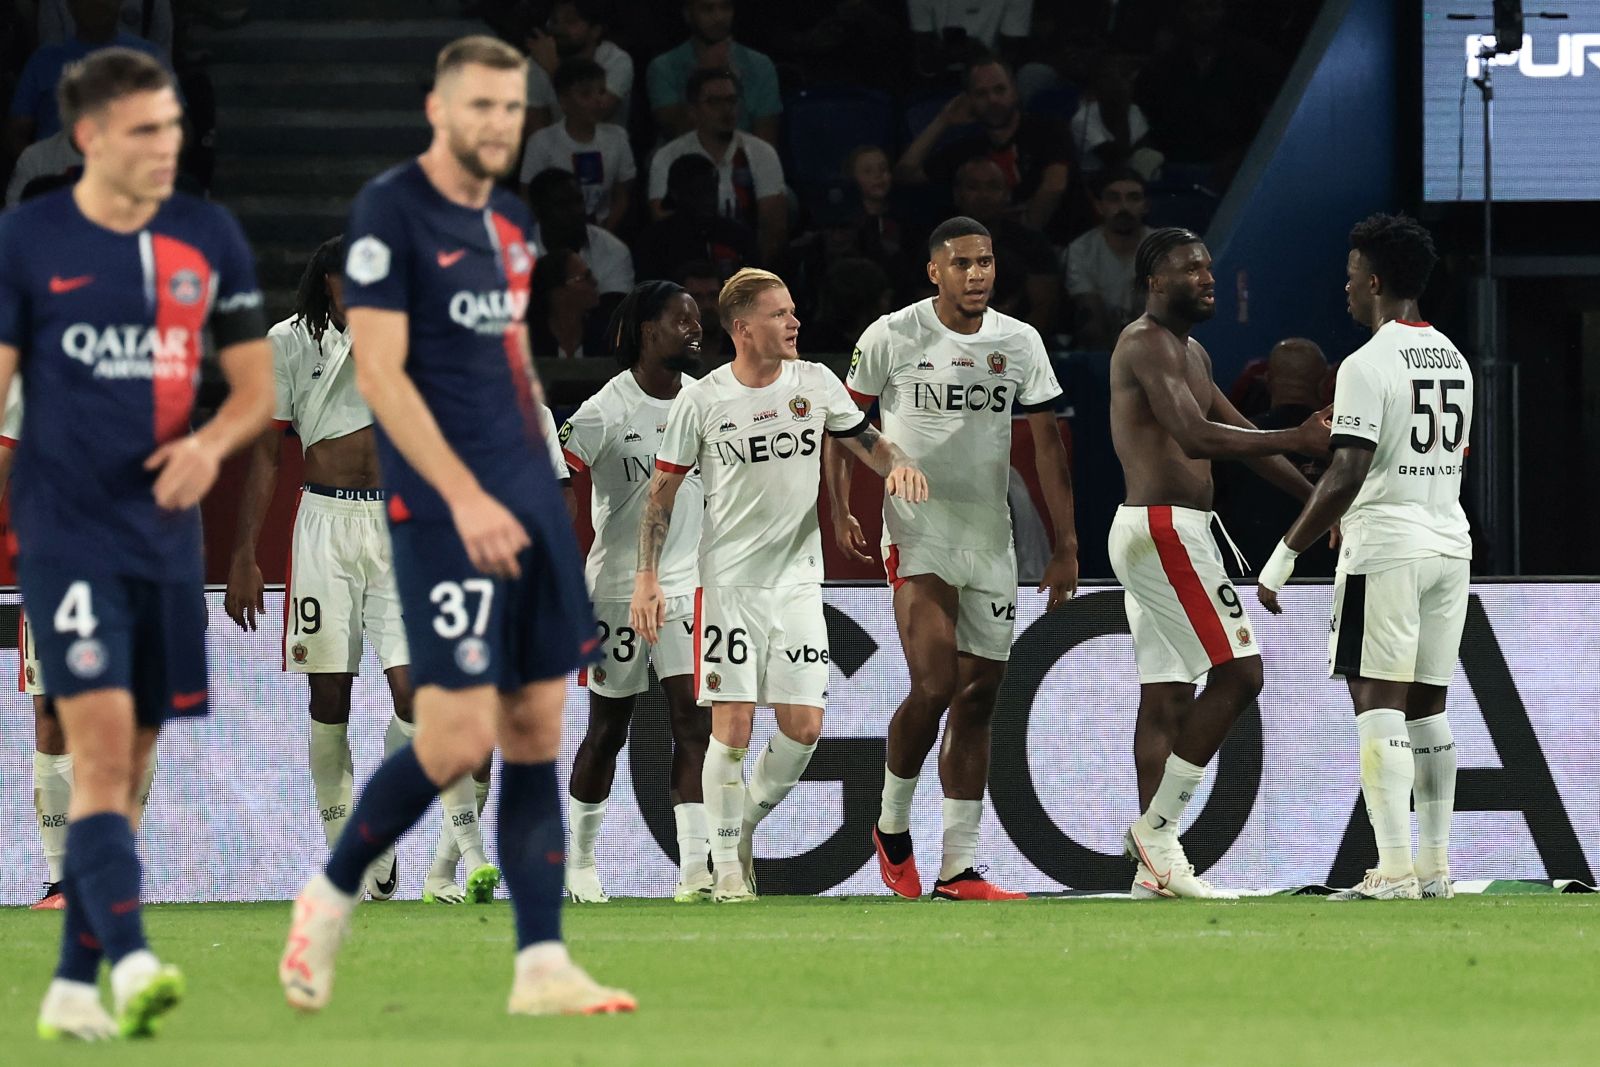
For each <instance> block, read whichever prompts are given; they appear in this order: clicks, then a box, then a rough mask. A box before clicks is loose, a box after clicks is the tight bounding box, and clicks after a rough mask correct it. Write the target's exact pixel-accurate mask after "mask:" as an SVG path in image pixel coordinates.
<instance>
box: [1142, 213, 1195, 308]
mask: <svg viewBox="0 0 1600 1067" xmlns="http://www.w3.org/2000/svg"><path fill="white" fill-rule="evenodd" d="M1203 240H1204V239H1203V238H1202V237H1201V236H1200V235H1199V234H1197V233H1195V232H1194V231H1193V230H1186V229H1184V228H1183V227H1182V226H1168V227H1165V228H1164V229H1160V230H1152V231H1151V232H1150V233H1149V235H1148V236H1146V237H1145V239H1144V240H1142V241H1140V242H1139V250H1138V251H1137V252H1135V253H1134V254H1133V281H1134V288H1135V289H1136V290H1137V291H1139V292H1141V293H1142V292H1144V291H1146V290H1147V289H1149V288H1150V275H1152V274H1154V273H1155V272H1156V270H1157V268H1159V267H1160V266H1161V261H1162V260H1163V259H1166V258H1167V253H1168V252H1171V251H1172V250H1173V249H1174V248H1182V247H1183V246H1184V245H1197V244H1201V243H1203Z"/></svg>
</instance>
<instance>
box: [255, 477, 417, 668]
mask: <svg viewBox="0 0 1600 1067" xmlns="http://www.w3.org/2000/svg"><path fill="white" fill-rule="evenodd" d="M338 491H339V490H319V491H315V492H314V491H312V490H311V489H309V488H308V489H307V490H306V491H304V492H303V493H301V495H300V506H299V509H298V511H297V512H296V514H295V519H294V541H293V546H292V548H291V555H290V558H289V581H288V583H287V584H288V591H287V594H286V596H285V598H284V605H283V610H284V625H283V665H284V669H285V670H290V671H295V672H297V673H300V674H355V673H357V671H358V670H359V668H360V666H361V635H362V633H363V632H365V633H366V635H367V637H369V638H371V640H372V647H373V648H374V649H376V650H377V653H378V660H379V662H380V663H382V664H383V669H384V670H388V669H389V668H390V667H404V666H405V665H406V664H408V663H410V662H411V654H410V652H409V650H408V649H407V647H406V631H405V627H404V625H403V624H402V623H401V619H400V598H399V596H398V595H397V594H396V592H395V583H394V563H393V560H392V557H391V555H390V549H389V527H388V525H387V524H386V522H385V520H384V514H383V509H384V504H383V498H382V494H381V493H380V492H378V491H376V490H348V489H347V490H343V492H344V493H346V494H348V496H347V498H345V499H340V498H337V497H333V496H328V495H326V494H327V493H330V492H338ZM348 497H357V498H358V499H349V498H348ZM362 497H364V498H365V499H359V498H362Z"/></svg>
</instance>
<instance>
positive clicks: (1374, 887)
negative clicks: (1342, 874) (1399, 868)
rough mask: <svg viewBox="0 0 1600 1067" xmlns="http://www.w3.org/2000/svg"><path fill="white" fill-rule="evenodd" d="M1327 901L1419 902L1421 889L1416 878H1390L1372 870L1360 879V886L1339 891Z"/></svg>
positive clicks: (1409, 876)
mask: <svg viewBox="0 0 1600 1067" xmlns="http://www.w3.org/2000/svg"><path fill="white" fill-rule="evenodd" d="M1328 899H1329V900H1421V899H1422V887H1421V886H1420V885H1419V884H1418V882H1417V876H1416V875H1414V874H1408V875H1406V876H1405V877H1403V878H1392V877H1390V876H1388V875H1384V874H1379V873H1378V871H1377V869H1376V868H1374V869H1373V870H1370V871H1368V872H1367V876H1366V877H1365V878H1363V879H1361V884H1360V885H1357V886H1351V887H1350V888H1349V889H1341V890H1340V891H1339V892H1337V893H1334V894H1333V895H1332V896H1330V897H1328Z"/></svg>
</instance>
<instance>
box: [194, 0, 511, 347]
mask: <svg viewBox="0 0 1600 1067" xmlns="http://www.w3.org/2000/svg"><path fill="white" fill-rule="evenodd" d="M257 9H258V10H260V11H262V12H263V13H265V12H270V13H271V17H270V18H254V19H251V20H250V21H248V22H246V23H244V24H242V25H239V26H236V27H232V28H229V29H226V30H217V31H214V32H212V33H210V34H209V35H208V36H206V37H205V38H204V39H203V41H201V42H199V43H201V44H202V45H203V46H204V48H205V49H206V50H207V51H209V52H210V53H211V60H210V72H211V78H212V82H213V84H214V85H215V87H216V96H217V143H216V173H215V176H214V178H213V182H212V185H213V193H214V195H215V196H216V198H217V199H218V200H220V201H221V202H223V203H224V204H227V205H228V207H230V208H232V209H233V211H234V212H235V213H236V214H237V215H238V216H239V220H240V221H241V222H242V223H243V225H244V228H245V231H246V233H247V234H248V235H249V237H250V243H251V245H252V246H253V247H254V249H255V251H256V257H257V263H258V266H259V270H260V274H261V283H262V286H263V288H264V289H265V290H266V292H267V307H268V312H269V315H270V316H271V317H270V318H269V319H268V321H269V322H275V321H277V320H278V319H280V318H284V317H285V316H287V314H288V313H289V311H290V309H291V307H292V305H293V298H294V289H295V285H296V283H297V282H298V280H299V276H300V272H301V270H302V269H303V267H304V265H305V262H306V257H307V256H308V255H309V254H310V252H311V250H312V249H314V248H315V247H316V246H317V245H318V244H320V243H321V242H322V241H323V240H325V239H326V238H328V237H330V236H332V235H333V234H336V233H339V232H340V231H341V230H342V229H343V228H344V223H345V219H346V215H347V213H348V211H349V207H350V200H351V198H352V197H353V196H354V195H355V193H356V191H357V190H358V189H360V188H361V186H362V184H363V183H365V182H366V181H367V180H368V179H369V178H371V177H372V176H373V175H375V174H377V173H379V172H380V171H382V170H383V169H385V168H386V167H389V166H391V165H393V164H395V163H397V162H399V161H401V160H403V159H405V158H406V157H408V156H411V155H414V154H416V153H417V152H419V151H421V150H422V149H423V148H425V147H426V146H427V143H428V127H427V123H426V121H425V120H424V119H423V116H422V97H423V93H424V92H425V90H426V88H427V85H428V83H429V81H430V80H431V74H432V67H433V60H434V57H435V55H436V54H437V53H438V51H439V48H440V47H441V46H443V45H444V44H445V43H446V42H448V41H451V40H453V39H455V38H457V37H460V36H462V35H464V34H468V33H480V32H484V26H483V24H482V23H479V22H475V21H470V20H464V19H462V18H461V17H460V16H459V12H460V10H461V4H460V0H274V2H273V3H271V4H261V5H257Z"/></svg>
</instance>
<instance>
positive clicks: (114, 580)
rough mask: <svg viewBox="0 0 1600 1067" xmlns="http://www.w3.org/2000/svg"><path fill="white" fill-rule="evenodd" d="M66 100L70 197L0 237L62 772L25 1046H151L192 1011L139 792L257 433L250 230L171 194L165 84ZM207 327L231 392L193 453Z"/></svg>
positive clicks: (20, 211)
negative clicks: (169, 938)
mask: <svg viewBox="0 0 1600 1067" xmlns="http://www.w3.org/2000/svg"><path fill="white" fill-rule="evenodd" d="M57 95H58V97H59V100H60V103H61V120H62V125H63V127H64V128H65V129H67V130H70V131H71V132H72V139H73V142H74V143H75V144H77V145H78V147H79V148H80V149H81V150H82V152H83V156H84V164H83V176H82V177H81V178H79V179H78V181H77V183H76V184H74V185H73V186H72V187H70V188H67V189H62V190H60V191H58V192H55V193H50V194H48V195H46V196H41V197H39V198H37V199H34V200H30V201H29V202H27V203H25V204H22V205H20V206H19V207H17V208H16V209H15V210H13V211H8V212H6V213H5V215H4V216H0V395H6V390H7V389H8V388H9V386H10V384H11V378H12V375H13V373H17V374H20V375H21V377H22V391H23V399H24V402H25V409H24V413H23V425H22V434H21V437H20V438H19V440H18V445H17V455H16V471H15V473H14V475H13V478H12V486H11V519H12V524H13V527H14V529H15V532H16V537H17V543H18V546H19V550H20V552H19V557H18V570H19V577H20V578H21V585H22V594H23V599H24V601H25V602H26V603H27V605H28V607H29V609H30V610H31V611H32V613H33V616H34V621H35V622H36V624H38V625H36V626H35V627H33V631H34V640H35V643H36V645H37V649H38V653H39V667H40V669H41V670H42V672H43V678H44V685H45V690H46V691H47V692H49V693H50V694H51V696H52V697H53V698H54V699H55V702H56V711H57V714H58V716H59V718H60V722H61V728H62V732H63V733H64V734H65V739H66V743H67V744H66V747H67V749H68V750H69V751H70V752H71V753H72V758H73V779H74V780H73V792H72V801H71V806H70V807H69V809H68V812H67V819H68V822H67V851H66V862H65V870H64V872H63V894H64V895H65V897H66V905H67V906H66V909H65V911H64V913H63V923H62V937H61V954H60V958H59V963H58V966H57V968H56V974H55V980H54V981H53V982H51V983H50V988H49V991H48V992H47V993H46V994H45V998H44V1003H43V1005H42V1006H41V1007H40V1009H39V1021H38V1029H39V1035H40V1036H41V1037H44V1038H59V1037H74V1038H82V1039H89V1040H94V1039H99V1038H104V1037H109V1036H111V1035H112V1034H115V1033H119V1032H120V1033H121V1034H123V1035H136V1034H150V1033H153V1032H154V1029H155V1026H156V1024H157V1022H158V1021H159V1019H160V1017H161V1015H163V1014H164V1013H165V1012H167V1011H169V1010H170V1009H171V1008H173V1007H174V1006H175V1005H176V1004H177V1003H178V1001H179V1000H180V999H181V997H182V995H183V978H182V976H181V975H180V974H179V973H178V972H177V970H176V969H175V968H173V967H171V966H168V965H163V964H162V963H161V962H160V961H159V960H158V959H157V958H156V957H155V955H154V954H153V953H152V952H151V951H150V949H149V947H148V946H147V944H146V942H145V936H144V923H143V919H142V916H141V909H140V903H139V896H140V889H139V883H140V864H139V855H138V852H137V850H136V848H135V843H134V828H133V824H132V818H133V811H134V803H133V801H134V793H135V790H136V788H137V784H138V780H139V769H141V768H143V767H144V765H145V761H146V760H147V758H148V756H149V754H150V751H151V749H152V747H153V746H154V745H155V740H156V734H157V733H158V732H159V731H160V729H161V727H162V725H163V724H164V723H166V722H167V721H168V720H171V719H175V718H184V717H192V716H200V715H204V714H205V713H206V700H207V696H206V659H205V597H204V587H203V579H204V574H203V566H202V554H201V553H202V549H201V537H200V511H199V508H198V507H196V505H197V504H198V503H199V501H200V498H201V497H203V496H204V495H205V493H206V491H207V490H209V489H210V488H211V484H212V482H213V481H215V479H216V476H217V468H218V465H219V464H220V463H221V461H222V459H223V458H224V457H225V456H227V455H228V454H229V453H230V452H232V451H234V450H235V449H237V448H239V447H240V446H242V445H243V444H245V443H246V442H247V441H251V440H254V439H255V437H256V436H257V435H258V434H260V433H261V430H262V429H263V428H264V427H265V426H266V422H267V417H268V415H269V413H270V411H271V403H272V367H271V358H272V357H271V354H270V352H269V351H268V348H267V343H266V340H265V338H264V336H263V335H264V333H265V329H264V325H265V324H264V323H263V322H262V318H261V292H260V290H259V289H258V288H257V287H256V280H255V269H254V265H253V264H252V262H251V256H250V249H249V247H248V246H247V245H246V244H245V241H244V235H243V233H242V232H241V231H240V229H239V224H238V223H237V222H236V221H235V220H234V218H233V217H232V216H231V215H229V214H228V213H227V212H226V211H224V210H223V209H222V208H220V207H218V206H216V205H215V204H210V203H207V202H205V201H202V200H197V199H193V198H191V197H187V196H184V195H182V194H174V192H173V180H174V178H175V177H176V175H177V164H178V150H179V148H180V146H181V145H182V142H183V125H182V124H183V109H182V107H181V106H180V105H179V102H178V98H177V94H176V91H175V90H174V87H173V84H172V78H171V75H170V74H168V73H167V70H166V68H165V67H163V66H162V65H161V64H160V63H158V62H156V61H154V60H152V59H151V58H150V57H149V56H146V55H145V54H144V53H142V52H134V51H130V50H128V49H124V48H108V49H105V50H103V51H100V52H96V53H94V54H93V55H91V56H89V57H87V58H85V59H83V60H82V61H80V62H77V63H73V64H70V65H69V66H68V67H67V69H66V71H65V73H64V74H63V75H62V79H61V84H60V86H59V87H58V91H57ZM208 327H209V329H210V332H211V336H212V338H213V339H214V341H215V344H216V348H217V352H218V359H219V362H220V363H221V367H222V371H223V374H224V375H225V376H226V378H227V380H228V385H229V389H230V391H229V395H228V399H227V400H226V401H225V402H224V403H223V405H222V407H221V408H220V409H218V411H217V413H216V415H215V416H214V417H213V418H212V419H211V421H210V422H208V423H207V424H206V425H205V427H204V428H202V429H201V430H199V431H198V432H195V433H191V432H190V430H189V418H190V414H191V411H192V409H193V406H194V397H195V390H196V386H197V384H198V381H199V377H200V359H201V353H202V348H203V345H202V335H203V334H204V332H205V331H206V329H207V328H208ZM102 959H106V960H108V961H109V962H110V963H111V992H112V997H113V1001H114V1011H115V1016H116V1019H115V1021H113V1019H112V1018H111V1017H110V1016H108V1015H107V1013H106V1011H105V1008H104V1007H103V1006H102V1005H101V1001H100V991H99V987H98V984H97V976H98V974H99V970H100V963H101V960H102Z"/></svg>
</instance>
